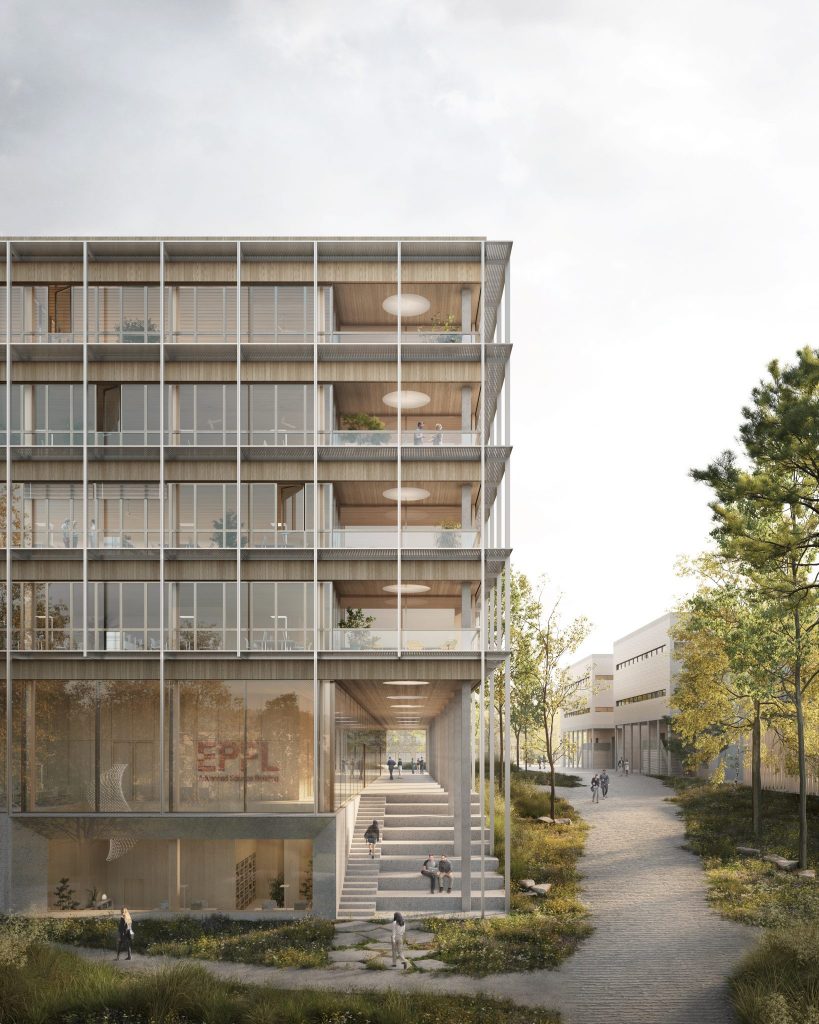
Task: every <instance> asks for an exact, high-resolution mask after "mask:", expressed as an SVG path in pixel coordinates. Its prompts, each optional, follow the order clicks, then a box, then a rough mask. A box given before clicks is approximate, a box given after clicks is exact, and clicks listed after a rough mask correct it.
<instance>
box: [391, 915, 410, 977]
mask: <svg viewBox="0 0 819 1024" xmlns="http://www.w3.org/2000/svg"><path fill="white" fill-rule="evenodd" d="M406 927H407V926H406V925H405V924H404V915H403V914H401V913H400V912H399V911H397V910H396V912H395V913H394V914H393V915H392V935H391V936H390V943H391V945H392V965H393V967H397V966H398V961H399V960H400V961H401V963H402V964H403V965H404V970H406V969H407V958H406V957H405V956H404V932H405V931H406Z"/></svg>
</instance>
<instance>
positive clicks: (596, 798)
mask: <svg viewBox="0 0 819 1024" xmlns="http://www.w3.org/2000/svg"><path fill="white" fill-rule="evenodd" d="M591 795H592V803H593V804H598V803H600V776H599V775H593V776H592V780H591Z"/></svg>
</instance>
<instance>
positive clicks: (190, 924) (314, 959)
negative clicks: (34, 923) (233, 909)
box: [48, 914, 334, 967]
mask: <svg viewBox="0 0 819 1024" xmlns="http://www.w3.org/2000/svg"><path fill="white" fill-rule="evenodd" d="M48 933H49V937H50V938H51V939H53V940H54V941H55V942H63V943H66V944H68V945H73V946H91V947H93V948H95V949H116V945H117V918H116V917H107V918H79V919H75V920H71V919H59V920H58V919H51V920H50V921H49V922H48ZM333 934H334V928H333V924H332V922H331V921H320V920H317V919H315V918H307V919H306V920H303V921H282V922H279V923H277V924H271V923H270V922H269V921H235V920H233V919H231V918H229V917H227V916H225V915H223V914H214V915H212V916H211V917H206V918H195V917H189V916H187V915H183V916H180V917H176V918H173V919H167V920H166V919H161V918H150V917H149V918H143V919H141V920H138V921H136V922H135V923H134V949H135V950H136V951H137V952H138V953H146V954H147V955H148V956H175V957H192V958H194V959H197V960H228V961H232V962H236V963H246V964H264V965H266V966H268V967H324V966H325V965H326V963H327V952H328V950H329V949H330V948H331V943H332V939H333Z"/></svg>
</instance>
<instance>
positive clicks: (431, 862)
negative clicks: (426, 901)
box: [421, 853, 452, 894]
mask: <svg viewBox="0 0 819 1024" xmlns="http://www.w3.org/2000/svg"><path fill="white" fill-rule="evenodd" d="M421 874H422V875H423V876H424V878H428V879H429V891H430V894H432V893H434V892H443V891H444V880H446V891H447V894H449V893H451V892H452V864H451V863H450V860H449V858H448V857H447V855H446V854H445V853H442V854H441V856H440V857H439V858H438V860H436V859H435V854H434V853H428V854H427V859H426V860H425V861H424V866H423V867H422V868H421ZM436 882H437V883H438V888H437V889H436V887H435V883H436Z"/></svg>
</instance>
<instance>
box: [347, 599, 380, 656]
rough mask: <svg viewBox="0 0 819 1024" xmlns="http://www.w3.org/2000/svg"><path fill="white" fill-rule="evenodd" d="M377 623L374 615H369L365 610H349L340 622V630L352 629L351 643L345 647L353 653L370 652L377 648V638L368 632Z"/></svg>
mask: <svg viewBox="0 0 819 1024" xmlns="http://www.w3.org/2000/svg"><path fill="white" fill-rule="evenodd" d="M374 622H375V616H374V615H367V614H366V612H365V611H364V609H363V608H347V609H345V612H344V618H343V619H342V620H341V621H340V622H339V624H338V628H339V629H350V630H352V633H351V634H350V640H349V643H348V644H346V645H345V646H346V647H347V649H348V650H351V651H368V650H372V648H373V647H375V644H376V641H377V640H378V637H377V636H372V635H370V634H369V633H368V632H367V630H368V629H369V628H370V626H372V624H373V623H374Z"/></svg>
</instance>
